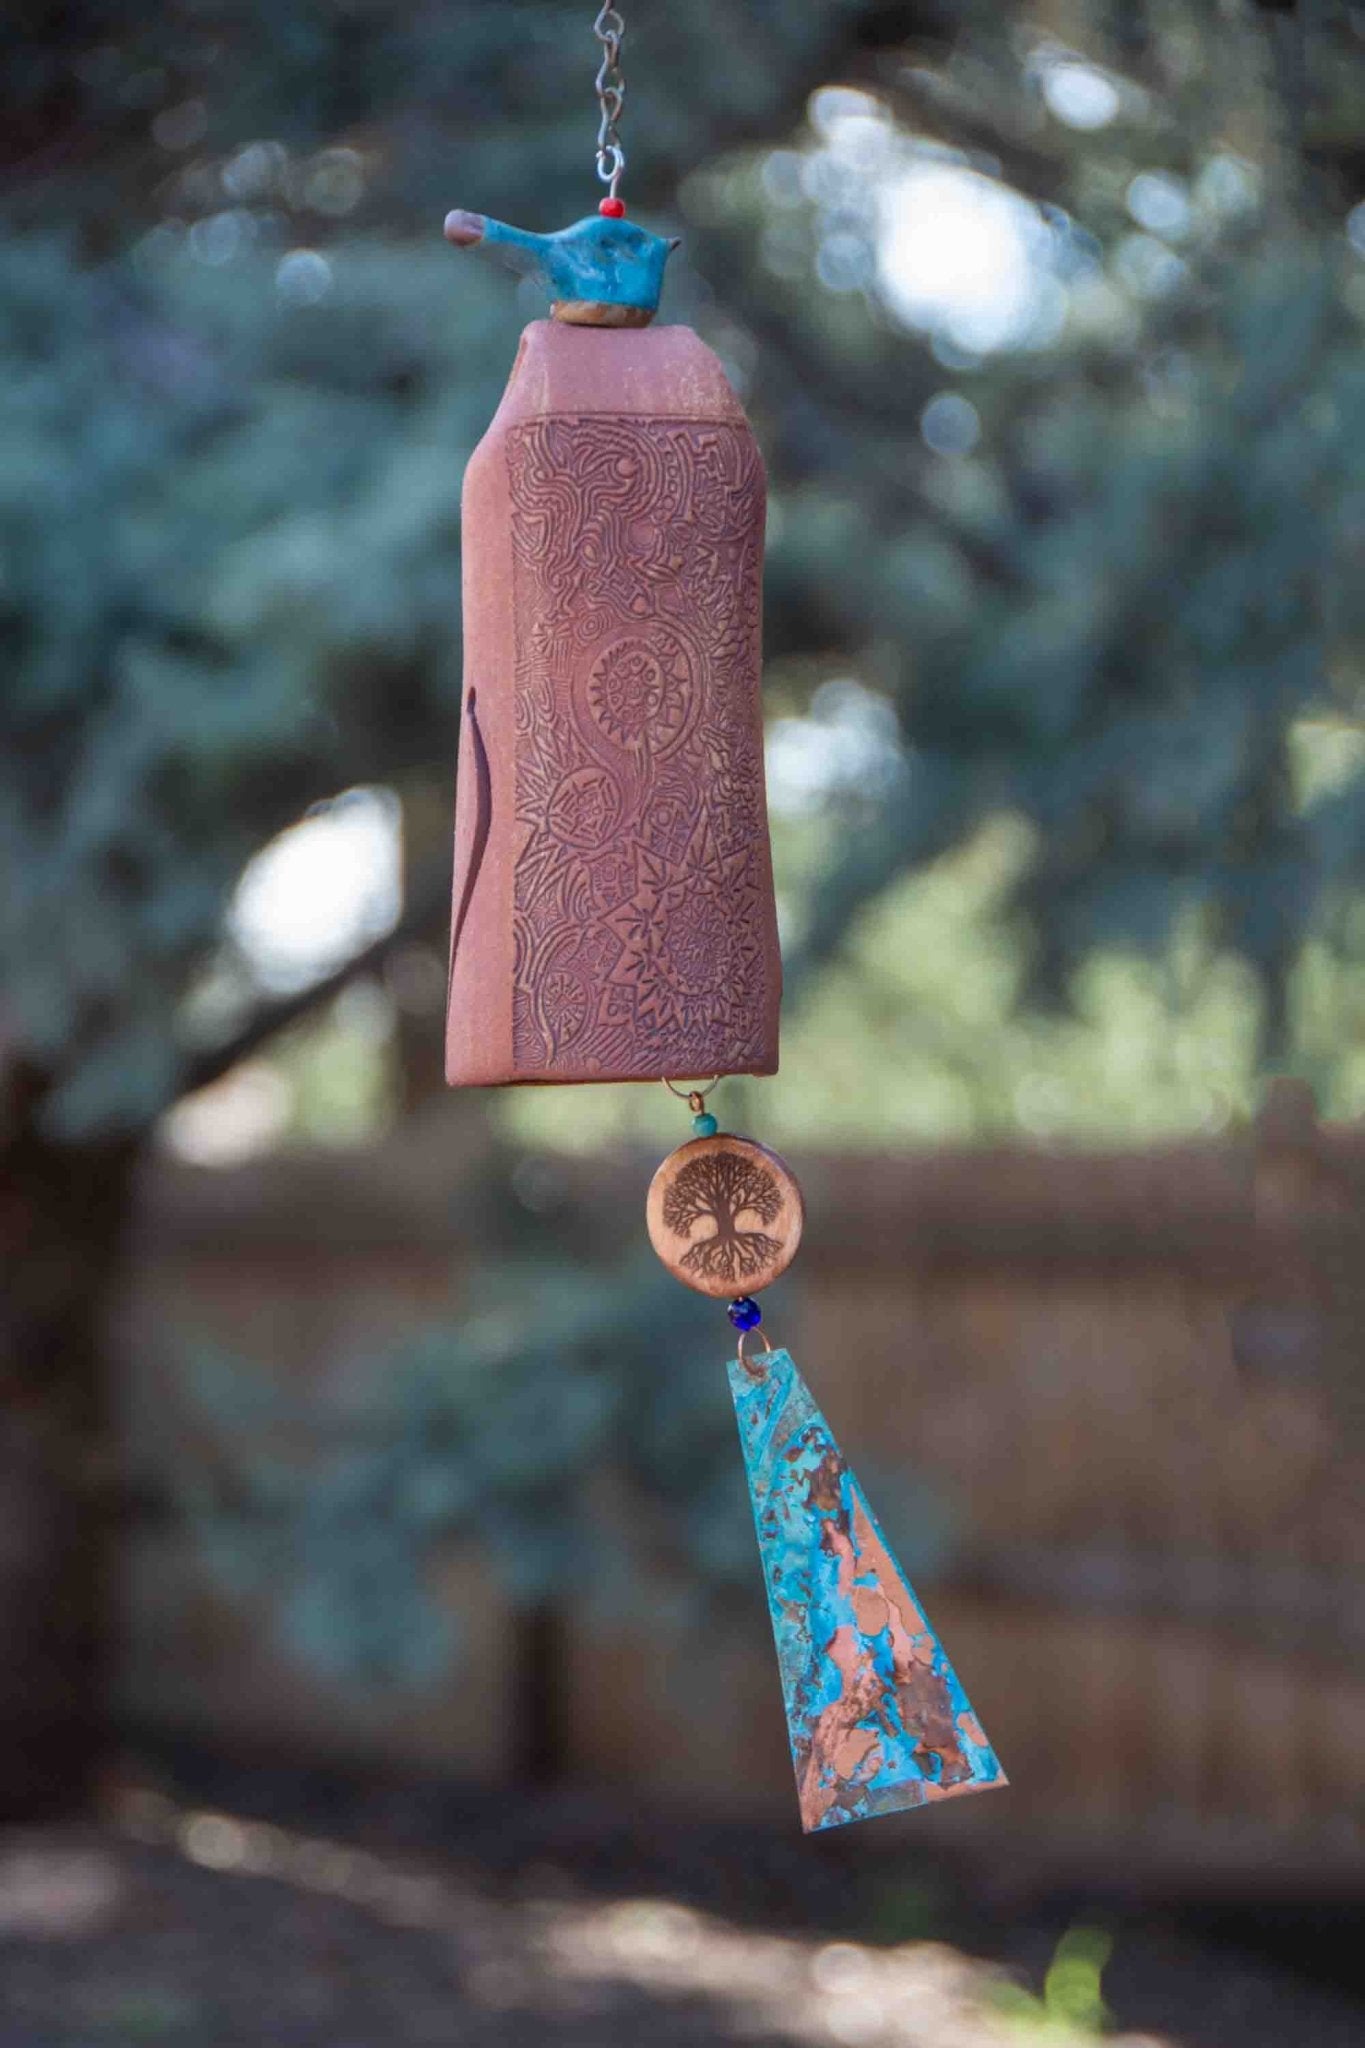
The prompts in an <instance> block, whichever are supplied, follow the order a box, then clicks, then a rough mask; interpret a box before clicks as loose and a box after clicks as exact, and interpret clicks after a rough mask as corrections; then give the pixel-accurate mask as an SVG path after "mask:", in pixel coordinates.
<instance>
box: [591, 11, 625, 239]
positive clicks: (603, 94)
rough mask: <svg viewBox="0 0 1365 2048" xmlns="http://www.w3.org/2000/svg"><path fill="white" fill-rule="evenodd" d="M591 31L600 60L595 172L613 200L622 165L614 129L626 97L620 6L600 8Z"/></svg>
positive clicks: (619, 138) (622, 27)
mask: <svg viewBox="0 0 1365 2048" xmlns="http://www.w3.org/2000/svg"><path fill="white" fill-rule="evenodd" d="M592 32H593V34H594V35H595V36H596V37H597V40H598V42H599V43H600V44H601V45H602V62H601V64H600V65H599V66H598V70H597V104H598V106H599V107H600V108H601V109H602V119H601V121H600V122H599V124H598V128H597V175H598V177H599V178H600V179H601V180H602V183H603V184H604V185H605V186H607V188H608V190H609V191H610V193H611V196H612V198H613V199H614V198H615V197H616V188H617V186H618V185H619V184H620V182H621V173H622V171H624V169H625V167H626V153H625V151H624V150H623V149H622V147H621V137H620V135H619V133H618V132H617V123H618V122H619V121H620V119H621V107H622V104H623V103H624V100H625V97H626V80H625V74H624V73H623V71H622V70H621V42H622V38H623V37H624V36H625V33H626V25H625V22H624V21H623V20H622V19H621V11H620V9H619V8H617V7H604V8H603V9H602V10H601V12H600V13H599V14H598V17H597V19H596V21H595V22H594V23H593V25H592Z"/></svg>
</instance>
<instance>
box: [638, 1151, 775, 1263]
mask: <svg viewBox="0 0 1365 2048" xmlns="http://www.w3.org/2000/svg"><path fill="white" fill-rule="evenodd" d="M805 1214H806V1211H805V1203H804V1202H803V1201H802V1198H801V1189H800V1187H799V1185H798V1183H797V1180H796V1176H795V1175H794V1174H793V1172H792V1170H791V1168H790V1167H789V1166H788V1165H787V1164H786V1162H785V1160H782V1159H779V1158H778V1156H777V1154H776V1153H775V1152H770V1151H769V1150H768V1148H767V1146H766V1145H759V1144H756V1143H755V1142H754V1140H753V1139H752V1138H735V1137H731V1136H730V1135H729V1134H728V1132H720V1133H719V1134H718V1135H717V1136H715V1137H714V1138H694V1139H693V1140H692V1142H691V1144H689V1145H680V1146H679V1147H678V1149H677V1151H676V1152H670V1153H669V1155H668V1157H667V1159H665V1160H664V1161H663V1163H662V1165H661V1166H660V1167H659V1170H658V1172H657V1173H656V1174H655V1176H654V1178H653V1180H652V1181H651V1182H650V1185H649V1195H648V1197H647V1199H646V1202H645V1221H646V1224H647V1225H648V1228H649V1239H650V1243H651V1244H652V1245H653V1246H654V1249H655V1251H656V1252H657V1253H658V1255H659V1257H660V1258H661V1259H662V1260H663V1263H664V1264H665V1266H667V1268H668V1270H669V1272H670V1273H671V1274H672V1275H673V1277H674V1279H675V1280H681V1281H682V1283H683V1285H684V1286H685V1287H695V1288H696V1290H697V1292H698V1293H699V1294H709V1295H712V1296H713V1297H715V1299H717V1300H729V1299H731V1298H732V1297H733V1296H735V1295H737V1294H756V1293H757V1292H758V1290H759V1288H761V1287H768V1286H770V1285H771V1284H772V1282H773V1281H774V1280H776V1279H778V1278H779V1276H780V1275H781V1274H783V1273H785V1272H786V1270H787V1268H788V1266H789V1265H790V1264H791V1262H792V1260H793V1259H794V1258H795V1256H796V1250H797V1246H798V1245H799V1244H800V1242H801V1229H802V1225H803V1224H804V1222H805Z"/></svg>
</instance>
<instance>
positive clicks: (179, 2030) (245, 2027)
mask: <svg viewBox="0 0 1365 2048" xmlns="http://www.w3.org/2000/svg"><path fill="white" fill-rule="evenodd" d="M277 1789H278V1788H277V1787H276V1786H275V1785H273V1784H261V1785H258V1786H257V1787H256V1788H255V1794H256V1796H255V1800H254V1801H253V1796H252V1791H253V1788H252V1786H251V1784H250V1783H249V1782H246V1781H244V1782H243V1784H242V1786H241V1790H242V1792H243V1795H244V1797H243V1800H242V1810H241V1811H240V1812H239V1813H235V1814H234V1813H229V1812H227V1811H225V1810H223V1809H219V1808H207V1807H203V1806H196V1805H185V1804H180V1803H177V1802H176V1801H174V1800H172V1799H170V1798H168V1797H166V1796H165V1794H164V1793H161V1792H154V1791H151V1790H149V1789H148V1788H147V1787H146V1786H141V1787H135V1788H132V1789H128V1788H125V1789H124V1790H123V1791H122V1792H121V1793H120V1794H119V1795H118V1797H117V1799H116V1801H115V1802H114V1808H113V1817H112V1818H111V1819H110V1820H109V1821H108V1822H107V1823H106V1824H104V1825H103V1826H90V1825H71V1826H68V1827H50V1828H46V1829H43V1830H39V1831H33V1832H29V1833H25V1834H16V1835H12V1836H10V1837H9V1838H8V1840H7V1841H6V1843H5V1845H4V1847H3V1850H0V1987H3V1988H0V2048H107V2044H113V2043H118V2044H120V2048H134V2044H138V2043H142V2042H164V2043H168V2044H181V2043H184V2044H189V2043H194V2044H195V2048H248V2044H250V2048H256V2044H258V2043H263V2042H270V2043H277V2044H279V2048H323V2044H326V2048H379V2044H385V2048H407V2044H413V2048H417V2044H428V2043H430V2044H436V2043H442V2044H447V2043H461V2044H464V2043H468V2044H471V2048H531V2044H532V2043H551V2044H563V2048H589V2044H592V2048H599V2044H608V2043H611V2044H615V2043H622V2044H624V2043H635V2042H643V2041H649V2042H650V2043H652V2044H655V2048H701V2044H703V2043H719V2042H728V2041H748V2042H759V2043H767V2044H769V2048H786V2044H793V2048H795V2044H808V2048H824V2044H831V2048H850V2044H852V2048H859V2044H867V2048H1008V2044H1010V2043H1016V2044H1017V2043H1019V2042H1021V2041H1024V2042H1027V2041H1029V2040H1041V2041H1052V2042H1054V2043H1058V2044H1064V2043H1067V2042H1080V2041H1082V2040H1091V2039H1096V2038H1099V2036H1098V2034H1097V2033H1096V2032H1094V2031H1093V2030H1089V2029H1086V2028H1082V2029H1080V2030H1074V2029H1072V2028H1069V2027H1067V2026H1065V2025H1064V2024H1062V2023H1061V2021H1060V2020H1059V2019H1058V2018H1057V2017H1055V2015H1054V2016H1053V2017H1052V2018H1049V2017H1048V2016H1047V2008H1045V2007H1044V2005H1043V2004H1042V2003H1040V2002H1039V2000H1038V1998H1037V1996H1036V1994H1037V1993H1038V1992H1039V1991H1040V1989H1041V1987H1042V1985H1043V1983H1044V1980H1045V1973H1046V1972H1047V1967H1048V1964H1049V1961H1050V1959H1051V1958H1052V1956H1053V1954H1054V1952H1055V1950H1056V1947H1057V1942H1058V1935H1059V1928H1060V1929H1061V1931H1062V1932H1064V1931H1065V1930H1064V1925H1063V1923H1061V1922H1059V1921H1058V1919H1057V1917H1056V1913H1055V1911H1054V1910H1052V1909H1048V1908H1045V1907H1041V1906H1035V1907H1033V1908H1031V1909H1030V1910H1029V1911H1027V1912H1025V1913H1022V1914H1021V1913H1017V1912H1015V1913H1011V1912H1003V1913H1002V1912H1001V1911H1000V1902H999V1898H998V1897H997V1898H996V1899H995V1900H994V1901H992V1900H991V1899H990V1897H989V1896H988V1887H985V1886H981V1885H978V1886H977V1887H976V1893H977V1895H976V1896H975V1897H973V1887H972V1886H971V1884H970V1883H968V1884H965V1885H964V1884H962V1883H960V1882H959V1881H957V1880H954V1882H953V1884H952V1887H951V1890H950V1889H948V1888H947V1887H946V1886H945V1888H944V1889H943V1890H942V1892H939V1891H937V1890H936V1889H935V1884H934V1880H933V1878H932V1876H929V1877H927V1878H926V1879H925V1882H924V1884H923V1885H922V1886H920V1887H918V1888H916V1887H914V1886H912V1887H911V1888H910V1890H909V1891H908V1892H907V1893H905V1895H904V1896H903V1897H902V1899H901V1906H902V1910H903V1911H904V1912H905V1913H906V1914H908V1915H909V1916H910V1917H914V1916H916V1915H920V1916H922V1917H924V1918H925V1919H926V1920H927V1921H930V1922H932V1923H933V1933H932V1936H931V1937H930V1938H924V1939H914V1940H908V1941H906V1940H900V1941H893V1942H891V1943H889V1944H886V1945H882V1944H875V1945H874V1944H872V1943H870V1942H868V1941H866V1940H856V1939H852V1938H850V1936H849V1933H848V1931H847V1924H846V1923H847V1921H848V1920H849V1918H850V1917H854V1918H858V1917H861V1916H863V1915H864V1914H865V1912H866V1910H867V1908H868V1904H869V1898H870V1893H869V1892H868V1890H867V1886H868V1883H869V1870H870V1868H871V1867H872V1866H871V1865H869V1863H868V1861H867V1859H864V1860H863V1861H862V1862H861V1863H857V1862H855V1861H853V1860H851V1859H846V1858H845V1857H843V1856H840V1857H838V1858H831V1857H829V1856H822V1855H821V1854H820V1853H819V1851H818V1849H815V1850H813V1849H812V1848H811V1846H810V1845H809V1844H804V1843H802V1842H801V1840H800V1838H799V1837H796V1836H795V1835H794V1834H790V1833H789V1834H787V1835H785V1836H779V1835H777V1834H774V1835H773V1836H772V1837H767V1836H761V1835H757V1834H756V1835H755V1836H754V1837H753V1838H752V1840H751V1843H750V1853H749V1855H748V1856H747V1858H744V1857H738V1856H736V1855H735V1853H734V1852H735V1848H736V1844H735V1842H734V1841H733V1840H732V1839H722V1832H721V1831H718V1830H716V1829H715V1828H710V1829H707V1828H703V1827H699V1826H695V1825H690V1824H687V1823H684V1822H680V1821H677V1820H672V1821H669V1822H668V1823H667V1827H666V1834H665V1830H664V1825H663V1823H662V1822H660V1820H659V1818H658V1817H657V1816H655V1817H650V1816H642V1815H639V1814H637V1815H634V1816H633V1817H627V1816H626V1815H624V1814H612V1813H610V1812H607V1813H604V1812H602V1811H601V1809H600V1806H599V1804H598V1803H597V1802H595V1801H591V1800H588V1799H586V1798H585V1797H584V1796H583V1795H581V1794H580V1795H577V1796H576V1797H575V1796H567V1795H564V1796H559V1797H557V1798H556V1799H554V1800H553V1801H545V1802H540V1801H536V1800H534V1799H532V1798H530V1797H529V1796H524V1797H521V1798H511V1799H509V1800H508V1802H507V1803H506V1804H505V1805H499V1804H497V1803H492V1802H489V1803H486V1804H483V1805H482V1807H481V1810H471V1812H470V1813H469V1815H468V1816H467V1824H466V1826H465V1827H464V1828H462V1829H461V1828H456V1829H455V1830H453V1831H450V1830H449V1829H448V1828H447V1826H446V1825H445V1823H442V1825H441V1827H440V1829H439V1830H436V1829H433V1827H432V1826H431V1825H430V1822H431V1821H432V1819H433V1817H434V1816H435V1815H436V1814H437V1813H438V1812H439V1811H440V1810H441V1805H440V1800H439V1799H435V1800H433V1802H432V1804H431V1805H430V1807H429V1809H428V1813H427V1823H428V1824H427V1825H426V1826H425V1827H424V1826H423V1824H422V1812H421V1809H422V1801H421V1800H420V1799H419V1798H416V1797H414V1798H413V1799H412V1801H411V1803H410V1805H409V1808H408V1810H407V1813H406V1816H405V1815H404V1813H403V1812H402V1811H401V1810H400V1809H399V1808H395V1809H394V1810H393V1811H392V1812H390V1813H389V1815H388V1816H387V1817H386V1818H385V1819H384V1821H383V1822H382V1824H381V1822H380V1820H379V1818H378V1817H377V1816H376V1815H375V1814H374V1813H373V1812H371V1813H370V1814H369V1815H368V1816H367V1815H364V1814H361V1815H359V1816H355V1815H353V1816H352V1824H351V1825H350V1826H348V1827H339V1828H334V1829H333V1830H332V1832H331V1833H329V1834H326V1835H324V1834H321V1833H319V1832H316V1831H314V1829H312V1828H311V1827H309V1826H299V1827H289V1828H286V1827H281V1826H279V1825H277V1824H272V1823H267V1822H265V1821H261V1820H257V1819H255V1818H253V1817H252V1815H251V1811H250V1808H251V1806H252V1804H253V1803H259V1804H261V1805H262V1806H263V1807H264V1808H265V1810H270V1809H271V1808H272V1806H274V1805H275V1804H277V1801H276V1799H275V1794H276V1792H277ZM304 1804H305V1805H306V1801H305V1802H304ZM437 1831H439V1832H443V1833H447V1834H448V1835H449V1838H450V1840H451V1842H452V1843H453V1844H457V1845H458V1852H457V1849H456V1847H454V1846H451V1847H447V1848H445V1849H444V1850H438V1849H437V1848H435V1847H434V1846H432V1845H431V1844H430V1843H429V1842H428V1843H427V1844H426V1845H425V1846H424V1845H422V1843H421V1837H422V1836H423V1835H424V1834H425V1835H431V1834H432V1833H433V1832H437ZM664 1839H666V1843H667V1849H668V1861H669V1863H670V1865H671V1866H673V1867H674V1868H675V1870H676V1872H677V1873H678V1882H677V1883H675V1885H673V1886H672V1887H671V1888H669V1890H667V1891H665V1890H664V1889H663V1888H662V1887H660V1886H659V1885H658V1883H657V1881H656V1880H657V1874H658V1863H659V1858H660V1856H661V1853H662V1850H661V1841H662V1840H664ZM632 1860H633V1861H634V1862H635V1864H636V1869H635V1870H634V1872H632V1870H631V1867H630V1865H631V1862H632ZM875 1862H876V1859H872V1864H873V1865H875ZM898 1867H901V1866H898ZM570 1872H572V1873H573V1875H572V1876H570V1874H569V1873H570ZM856 1872H861V1877H859V1876H857V1875H850V1873H856ZM738 1873H742V1875H741V1874H738ZM722 1874H723V1875H722ZM846 1876H847V1877H849V1881H848V1882H847V1883H845V1882H844V1881H843V1880H844V1878H845V1877H846ZM721 1883H723V1884H724V1885H725V1886H726V1888H727V1890H726V1894H725V1905H726V1910H711V1911H708V1910H705V1908H704V1907H703V1905H702V1904H701V1903H700V1900H701V1899H702V1898H703V1897H704V1896H705V1894H706V1893H707V1891H708V1889H711V1890H712V1891H714V1890H715V1888H716V1887H718V1886H719V1885H720V1884H721ZM1110 1924H1111V1928H1112V1931H1113V1933H1114V1935H1115V1948H1114V1956H1113V1961H1112V1963H1111V1965H1110V1967H1109V1969H1108V1971H1107V1973H1106V1976H1105V1981H1104V1994H1105V1998H1106V2000H1107V2002H1108V2005H1109V2007H1110V2009H1111V2011H1112V2013H1113V2024H1114V2027H1115V2032H1114V2033H1113V2034H1112V2035H1106V2038H1108V2039H1110V2040H1111V2041H1112V2042H1113V2043H1114V2048H1156V2044H1157V2043H1161V2044H1165V2048H1260V2044H1265V2048H1272V2044H1273V2048H1288V2044H1291V2043H1292V2044H1295V2048H1299V2044H1302V2048H1359V2044H1360V2042H1361V2040H1362V2039H1365V2017H1363V2016H1362V2012H1361V2010H1360V2008H1358V2007H1355V2006H1353V2005H1352V2004H1351V2003H1349V2002H1348V2001H1347V2000H1346V1998H1345V1997H1344V1996H1342V1995H1341V1994H1340V1993H1339V1992H1336V1991H1332V1990H1328V1989H1324V1988H1320V1987H1316V1986H1313V1985H1309V1984H1307V1983H1305V1982H1303V1981H1301V1980H1300V1979H1298V1978H1296V1977H1295V1976H1293V1975H1292V1974H1290V1973H1289V1972H1288V1971H1283V1970H1279V1969H1276V1968H1273V1967H1270V1966H1267V1965H1265V1964H1264V1963H1262V1962H1260V1961H1253V1960H1250V1959H1249V1958H1248V1957H1247V1956H1245V1955H1244V1954H1242V1953H1240V1952H1238V1951H1237V1950H1235V1949H1232V1948H1227V1947H1224V1946H1221V1945H1215V1944H1211V1943H1208V1942H1200V1941H1196V1940H1192V1939H1190V1938H1189V1937H1188V1935H1181V1934H1180V1933H1178V1932H1176V1931H1174V1930H1173V1929H1172V1928H1170V1927H1167V1928H1165V1929H1163V1928H1161V1927H1159V1926H1157V1925H1156V1924H1154V1922H1153V1921H1152V1920H1151V1918H1150V1917H1149V1918H1148V1920H1147V1922H1146V1924H1133V1925H1123V1924H1118V1925H1115V1924H1114V1922H1113V1919H1112V1918H1111V1922H1110ZM1012 1987H1029V1988H1030V1989H1031V1991H1032V1993H1033V1994H1035V1996H1034V1997H1032V1998H1031V1999H1030V1998H1024V1997H1021V1996H1020V1993H1019V1990H1018V1989H1014V1990H1013V1991H1012ZM1011 1999H1012V2001H1013V2002H1012V2004H1011V2002H1010V2001H1011Z"/></svg>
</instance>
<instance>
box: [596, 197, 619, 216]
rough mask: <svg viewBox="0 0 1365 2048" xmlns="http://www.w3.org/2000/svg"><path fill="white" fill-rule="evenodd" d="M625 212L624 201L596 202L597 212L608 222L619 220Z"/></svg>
mask: <svg viewBox="0 0 1365 2048" xmlns="http://www.w3.org/2000/svg"><path fill="white" fill-rule="evenodd" d="M625 210H626V202H625V200H624V199H614V198H609V199H599V200H598V202H597V211H598V212H599V213H604V214H605V215H606V216H607V219H608V220H620V218H621V216H622V214H623V213H624V212H625Z"/></svg>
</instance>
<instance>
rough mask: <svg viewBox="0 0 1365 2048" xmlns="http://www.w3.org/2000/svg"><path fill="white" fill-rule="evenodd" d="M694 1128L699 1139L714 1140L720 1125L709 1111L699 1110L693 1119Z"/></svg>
mask: <svg viewBox="0 0 1365 2048" xmlns="http://www.w3.org/2000/svg"><path fill="white" fill-rule="evenodd" d="M692 1128H693V1130H694V1131H695V1132H696V1134H697V1136H698V1137H699V1138H714V1137H715V1135H716V1132H717V1131H718V1130H719V1129H720V1125H719V1124H718V1123H717V1122H716V1120H715V1118H714V1117H713V1116H712V1115H711V1112H710V1111H709V1110H706V1109H703V1110H699V1111H698V1113H697V1115H696V1116H694V1117H693V1119H692Z"/></svg>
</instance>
